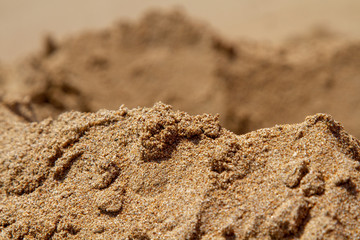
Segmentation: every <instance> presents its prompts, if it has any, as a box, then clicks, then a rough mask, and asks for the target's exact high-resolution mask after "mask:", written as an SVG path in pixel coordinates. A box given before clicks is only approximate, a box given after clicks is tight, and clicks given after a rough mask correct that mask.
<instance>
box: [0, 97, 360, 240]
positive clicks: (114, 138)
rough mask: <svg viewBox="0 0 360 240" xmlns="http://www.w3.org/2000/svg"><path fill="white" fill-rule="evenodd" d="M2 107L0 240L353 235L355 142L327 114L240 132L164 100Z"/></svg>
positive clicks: (359, 209) (358, 208)
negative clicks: (36, 115)
mask: <svg viewBox="0 0 360 240" xmlns="http://www.w3.org/2000/svg"><path fill="white" fill-rule="evenodd" d="M2 110H3V111H1V115H0V116H1V117H0V121H1V126H2V128H1V129H0V131H1V136H2V138H1V140H0V144H1V146H3V148H2V149H1V152H0V162H1V164H0V194H1V195H0V198H1V201H0V209H1V214H0V236H1V237H2V239H33V238H35V239H254V238H257V239H357V238H359V237H360V232H359V229H360V222H359V217H360V204H359V200H360V199H359V184H360V172H359V171H360V164H359V160H360V155H359V153H360V148H359V141H358V140H356V139H355V138H353V137H352V136H351V135H349V134H347V133H346V132H345V130H344V129H343V127H342V126H341V125H340V124H339V123H338V122H336V121H335V120H333V119H332V117H330V116H329V115H324V114H317V115H314V116H309V117H307V118H306V119H305V121H304V122H303V123H300V124H294V125H277V126H275V127H273V128H267V129H262V130H258V131H254V132H251V133H248V134H245V135H241V136H238V135H235V134H233V133H231V132H230V131H228V130H226V129H225V128H222V127H221V126H220V125H219V121H218V116H211V115H208V114H203V115H198V116H191V115H188V114H187V113H184V112H179V111H173V110H172V109H171V107H170V106H168V105H164V104H162V103H157V104H156V105H154V106H153V107H152V108H136V109H132V110H129V109H127V108H125V107H121V108H120V109H119V110H115V111H108V110H101V111H98V112H96V113H80V112H69V113H64V114H62V115H60V116H59V117H58V118H57V119H56V120H51V119H46V120H44V121H42V122H39V123H23V122H21V121H15V120H14V119H11V118H10V117H11V116H12V114H11V113H9V112H6V110H4V109H3V108H2ZM13 117H14V118H16V116H13Z"/></svg>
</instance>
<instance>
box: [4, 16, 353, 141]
mask: <svg viewBox="0 0 360 240" xmlns="http://www.w3.org/2000/svg"><path fill="white" fill-rule="evenodd" d="M3 68H5V67H3ZM6 71H7V72H8V73H7V74H5V77H3V80H2V82H3V83H1V81H0V84H1V85H2V89H4V90H3V91H2V93H1V92H0V98H2V99H3V101H4V102H5V103H6V105H8V106H9V107H10V108H12V109H14V108H20V106H22V108H23V109H26V108H27V110H24V111H25V112H22V110H21V109H20V110H19V109H16V112H20V114H21V115H22V116H23V117H24V118H25V119H29V120H42V119H44V118H46V117H48V116H49V115H51V116H53V117H56V116H57V115H58V114H60V113H61V112H65V111H70V110H79V111H97V110H98V109H101V108H106V109H117V108H118V106H120V105H121V104H125V105H126V106H128V107H137V106H147V107H150V106H152V105H153V104H154V103H155V102H156V101H163V102H166V103H168V104H171V105H173V106H174V107H175V108H176V109H181V110H184V111H187V112H189V113H190V114H202V113H204V112H206V113H211V114H216V113H219V114H220V116H221V117H220V121H221V123H222V124H223V126H224V127H226V128H228V129H230V130H231V131H233V132H235V133H246V132H249V131H252V130H256V129H259V128H263V127H272V126H274V125H275V124H280V123H281V124H284V123H293V122H300V121H302V119H303V118H304V116H307V115H313V114H316V113H318V112H326V113H329V114H331V115H332V116H334V117H335V118H336V119H338V120H340V121H341V122H342V123H343V124H344V125H345V127H346V129H348V130H349V131H350V132H351V133H352V134H354V135H355V136H357V137H360V127H359V124H358V122H359V121H360V108H358V107H357V106H358V105H359V103H360V95H359V94H358V89H360V86H359V83H360V81H359V79H360V43H359V42H358V41H352V40H349V39H345V38H343V37H340V36H338V35H336V34H333V33H331V32H329V31H327V30H325V29H318V30H315V31H312V32H309V33H308V34H305V35H300V36H298V37H296V38H295V37H294V38H293V39H289V41H287V42H285V43H284V44H283V45H281V46H280V47H274V46H271V45H269V46H265V45H264V44H260V43H257V42H255V41H245V40H243V41H240V42H237V43H235V42H230V41H227V40H226V39H224V38H223V37H221V36H219V35H218V34H216V33H214V31H213V30H211V29H209V27H206V26H204V25H202V24H200V23H197V22H194V21H193V20H192V19H191V18H189V17H187V16H186V15H184V14H183V13H182V12H178V11H173V12H168V13H163V12H150V13H148V14H146V15H145V16H144V17H143V18H142V19H141V20H140V21H139V22H137V23H126V22H123V21H122V22H120V23H118V24H116V25H114V26H113V27H110V28H108V29H104V30H101V31H93V32H87V33H83V34H79V35H76V36H73V37H72V38H69V39H68V40H65V41H61V42H57V41H56V40H54V39H53V38H51V37H49V38H47V39H46V40H45V43H44V48H43V51H41V52H39V53H36V54H33V55H32V56H29V57H28V58H26V59H24V60H23V61H22V62H21V63H20V64H18V65H16V66H7V69H6ZM3 75H4V74H3ZM184 92H186V94H184ZM345 93H346V94H345ZM24 105H25V106H24Z"/></svg>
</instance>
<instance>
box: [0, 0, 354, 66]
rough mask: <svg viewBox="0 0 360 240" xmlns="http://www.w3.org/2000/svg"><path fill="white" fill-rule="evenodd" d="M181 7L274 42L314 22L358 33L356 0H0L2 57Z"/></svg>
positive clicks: (234, 33) (231, 31)
mask: <svg viewBox="0 0 360 240" xmlns="http://www.w3.org/2000/svg"><path fill="white" fill-rule="evenodd" d="M172 7H181V8H183V9H184V10H185V11H186V12H187V13H188V14H189V15H191V16H192V17H193V18H195V19H199V20H201V21H203V22H207V23H209V24H210V25H211V26H213V28H215V29H216V30H217V31H218V32H219V33H222V34H224V35H225V36H227V37H229V38H232V39H236V38H239V37H246V38H250V39H256V40H261V41H269V42H273V43H277V42H279V41H281V40H283V39H284V38H286V37H288V36H290V35H293V34H296V33H301V32H304V31H306V30H308V29H309V28H312V27H316V26H326V27H328V28H330V29H332V30H334V31H337V32H340V33H343V34H344V35H347V36H349V37H356V38H359V37H360V26H359V25H360V1H358V0H346V1H344V0H342V1H339V0H327V1H314V0H301V1H289V0H227V1H220V0H196V1H194V0H172V1H169V0H152V1H148V0H131V1H130V0H129V1H125V0H120V1H119V0H102V1H99V0H77V1H70V0H63V1H48V0H31V1H29V0H16V1H10V0H0V61H3V62H11V61H14V60H16V59H18V58H20V57H22V56H24V55H26V54H27V53H29V52H31V51H34V50H35V48H37V47H39V45H40V43H41V38H42V37H43V36H44V35H45V34H47V33H51V34H53V35H55V36H56V37H57V38H60V39H61V38H63V37H66V36H68V35H70V34H72V33H74V32H77V31H79V30H86V29H97V28H101V27H105V26H107V25H109V24H111V23H113V22H114V21H117V20H120V19H130V20H135V19H137V18H138V17H139V16H140V15H141V14H142V13H143V12H144V11H146V10H147V9H149V8H165V9H168V8H172Z"/></svg>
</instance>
